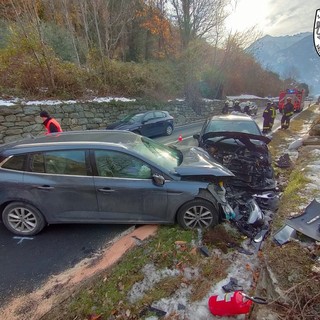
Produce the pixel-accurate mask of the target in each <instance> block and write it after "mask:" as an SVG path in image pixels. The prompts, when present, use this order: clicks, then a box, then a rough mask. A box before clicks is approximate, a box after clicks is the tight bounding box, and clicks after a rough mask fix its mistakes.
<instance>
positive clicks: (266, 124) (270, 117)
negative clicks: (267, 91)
mask: <svg viewBox="0 0 320 320" xmlns="http://www.w3.org/2000/svg"><path fill="white" fill-rule="evenodd" d="M273 113H274V108H273V107H272V104H271V102H267V106H266V108H265V109H264V111H263V114H262V116H263V128H262V133H264V134H266V133H269V132H270V131H271V128H272V125H273V122H274V117H275V115H274V114H273Z"/></svg>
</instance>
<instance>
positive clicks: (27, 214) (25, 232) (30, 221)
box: [2, 202, 46, 236]
mask: <svg viewBox="0 0 320 320" xmlns="http://www.w3.org/2000/svg"><path fill="white" fill-rule="evenodd" d="M2 221H3V223H4V225H5V226H6V228H7V229H8V230H9V231H11V232H13V233H15V234H17V235H20V236H33V235H35V234H37V233H39V232H40V231H41V230H42V229H43V228H44V226H45V224H46V222H45V219H44V217H43V215H42V214H41V213H40V211H39V210H38V209H36V208H35V207H33V206H32V205H30V204H28V203H24V202H13V203H10V204H8V205H7V206H6V207H5V209H4V210H3V213H2Z"/></svg>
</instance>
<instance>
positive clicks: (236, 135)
mask: <svg viewBox="0 0 320 320" xmlns="http://www.w3.org/2000/svg"><path fill="white" fill-rule="evenodd" d="M214 137H221V138H230V139H239V140H240V141H241V140H248V139H249V140H258V141H262V142H264V143H265V144H268V143H269V142H270V141H271V139H270V138H268V137H266V136H263V135H256V134H251V133H244V132H233V131H219V132H208V133H205V134H204V135H203V136H202V141H203V142H205V141H206V140H208V139H210V138H214Z"/></svg>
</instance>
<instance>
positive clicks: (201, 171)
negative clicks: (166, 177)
mask: <svg viewBox="0 0 320 320" xmlns="http://www.w3.org/2000/svg"><path fill="white" fill-rule="evenodd" d="M175 170H176V172H177V173H178V174H179V175H180V176H208V175H211V176H216V177H234V174H233V173H232V172H231V171H230V170H229V169H227V168H226V167H224V166H223V165H221V164H220V163H218V162H216V161H215V160H213V159H212V158H211V157H210V156H209V154H208V153H207V152H206V151H205V150H203V149H202V148H199V147H193V148H191V149H190V150H188V152H186V153H184V154H183V161H182V163H181V165H180V166H179V167H176V168H175Z"/></svg>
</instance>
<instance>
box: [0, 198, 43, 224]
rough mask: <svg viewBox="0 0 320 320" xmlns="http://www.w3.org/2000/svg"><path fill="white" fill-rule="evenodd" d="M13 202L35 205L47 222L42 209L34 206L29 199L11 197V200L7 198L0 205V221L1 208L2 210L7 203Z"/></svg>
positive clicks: (0, 217)
mask: <svg viewBox="0 0 320 320" xmlns="http://www.w3.org/2000/svg"><path fill="white" fill-rule="evenodd" d="M14 202H24V203H26V204H29V205H30V206H33V207H35V208H36V209H37V210H39V211H40V213H41V214H42V216H43V219H44V221H45V223H46V224H48V221H47V218H46V216H45V214H44V213H43V211H42V210H41V209H39V208H38V206H36V205H35V204H33V203H32V202H31V201H29V200H25V199H11V200H7V201H6V202H3V203H2V204H1V205H0V221H1V222H2V213H3V210H4V209H5V208H6V207H7V206H8V205H9V204H11V203H14Z"/></svg>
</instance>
